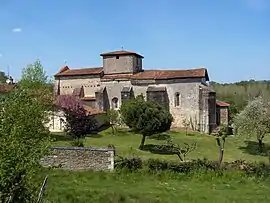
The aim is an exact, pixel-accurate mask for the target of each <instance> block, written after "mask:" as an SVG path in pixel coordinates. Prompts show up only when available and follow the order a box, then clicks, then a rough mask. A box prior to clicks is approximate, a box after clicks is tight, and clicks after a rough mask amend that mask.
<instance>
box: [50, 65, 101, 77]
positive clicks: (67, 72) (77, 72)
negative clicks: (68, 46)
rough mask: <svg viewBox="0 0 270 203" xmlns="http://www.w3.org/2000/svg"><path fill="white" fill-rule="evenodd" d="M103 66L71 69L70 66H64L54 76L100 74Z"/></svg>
mask: <svg viewBox="0 0 270 203" xmlns="http://www.w3.org/2000/svg"><path fill="white" fill-rule="evenodd" d="M102 69H103V68H102V67H97V68H81V69H72V70H70V69H69V68H68V66H64V67H63V68H61V69H60V71H59V72H58V73H56V74H55V75H54V76H77V75H78V76H81V75H100V74H101V73H102Z"/></svg>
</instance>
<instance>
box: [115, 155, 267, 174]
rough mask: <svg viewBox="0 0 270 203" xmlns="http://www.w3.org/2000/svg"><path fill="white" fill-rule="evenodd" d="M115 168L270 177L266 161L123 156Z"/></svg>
mask: <svg viewBox="0 0 270 203" xmlns="http://www.w3.org/2000/svg"><path fill="white" fill-rule="evenodd" d="M115 168H116V169H117V170H121V169H128V170H129V171H135V170H139V169H142V168H145V169H146V170H148V171H149V172H159V171H170V172H174V173H184V174H189V173H194V172H207V171H215V172H224V171H232V170H234V171H240V172H244V173H245V174H247V175H252V176H256V177H262V178H265V177H270V164H264V163H249V162H246V161H243V160H237V161H234V162H230V163H228V162H225V163H224V164H223V165H222V167H220V165H219V163H218V162H216V161H209V160H207V159H197V160H192V161H189V162H180V163H175V162H170V161H165V160H160V159H149V160H147V161H142V160H141V159H140V158H139V157H132V158H123V157H121V158H120V159H119V160H117V161H116V165H115Z"/></svg>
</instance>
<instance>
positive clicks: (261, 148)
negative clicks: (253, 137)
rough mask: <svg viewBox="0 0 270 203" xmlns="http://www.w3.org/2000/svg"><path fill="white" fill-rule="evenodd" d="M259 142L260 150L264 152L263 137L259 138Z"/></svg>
mask: <svg viewBox="0 0 270 203" xmlns="http://www.w3.org/2000/svg"><path fill="white" fill-rule="evenodd" d="M258 144H259V150H260V152H263V140H262V138H258Z"/></svg>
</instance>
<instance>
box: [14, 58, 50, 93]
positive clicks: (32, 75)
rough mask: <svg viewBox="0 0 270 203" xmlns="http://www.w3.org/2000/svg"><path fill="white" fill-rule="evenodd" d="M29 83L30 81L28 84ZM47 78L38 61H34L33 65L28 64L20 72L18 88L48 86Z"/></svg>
mask: <svg viewBox="0 0 270 203" xmlns="http://www.w3.org/2000/svg"><path fill="white" fill-rule="evenodd" d="M29 81H31V82H30V83H29ZM48 83H49V80H48V76H47V75H46V72H45V70H44V69H43V66H42V64H41V61H40V60H36V61H35V62H34V63H33V64H29V65H28V66H27V67H26V68H24V69H23V71H22V77H21V80H20V81H19V84H20V86H24V87H27V88H31V87H32V88H37V87H40V86H41V87H43V86H44V84H48Z"/></svg>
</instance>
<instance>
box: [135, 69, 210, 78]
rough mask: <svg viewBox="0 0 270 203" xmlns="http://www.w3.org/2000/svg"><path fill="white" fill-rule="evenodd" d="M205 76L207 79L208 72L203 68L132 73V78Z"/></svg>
mask: <svg viewBox="0 0 270 203" xmlns="http://www.w3.org/2000/svg"><path fill="white" fill-rule="evenodd" d="M201 77H206V79H207V80H209V78H208V74H207V70H206V69H205V68H199V69H189V70H145V71H143V72H139V73H137V74H135V75H133V76H132V77H131V78H132V79H137V80H140V79H142V80H143V79H144V80H147V79H154V80H162V79H177V78H201Z"/></svg>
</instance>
